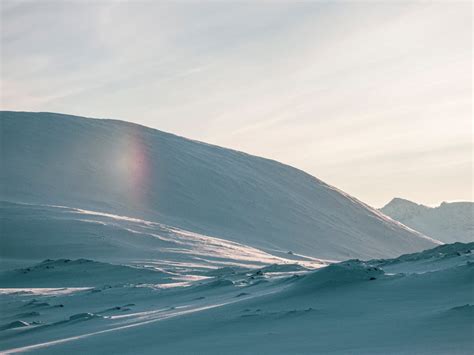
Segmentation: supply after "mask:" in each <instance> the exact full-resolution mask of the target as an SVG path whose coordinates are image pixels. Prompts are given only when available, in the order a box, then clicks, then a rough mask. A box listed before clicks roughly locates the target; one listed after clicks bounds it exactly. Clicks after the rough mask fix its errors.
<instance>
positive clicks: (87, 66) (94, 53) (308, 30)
mask: <svg viewBox="0 0 474 355" xmlns="http://www.w3.org/2000/svg"><path fill="white" fill-rule="evenodd" d="M1 80H2V87H1V90H2V95H1V102H0V104H1V109H4V110H25V111H51V112H62V113H69V114H76V115H81V116H90V117H104V118H117V119H123V120H128V121H133V122H137V123H141V124H144V125H147V126H150V127H154V128H157V129H161V130H164V131H169V132H173V133H176V134H179V135H183V136H186V137H189V138H194V139H198V140H203V141H206V142H209V143H215V144H218V145H222V146H225V147H230V148H235V149H238V150H243V151H245V152H248V153H252V154H256V155H261V156H264V157H268V158H273V159H276V160H279V161H282V162H285V163H288V164H291V165H293V166H296V167H298V168H301V169H303V170H306V171H308V172H309V173H311V174H313V175H315V176H317V177H319V178H321V179H323V180H325V181H327V182H328V183H330V184H333V185H335V186H337V187H339V188H341V189H343V190H345V191H346V192H348V193H350V194H352V195H354V196H356V197H358V198H360V199H362V200H363V201H365V202H367V203H369V204H372V205H374V206H377V207H379V206H381V205H383V204H384V203H386V202H388V200H390V199H391V198H392V197H394V196H400V197H404V198H408V199H412V200H415V201H417V202H421V203H425V204H436V203H439V202H441V201H443V200H472V193H473V191H472V188H473V186H472V177H473V160H472V157H473V141H472V138H473V126H472V4H471V2H470V1H465V2H441V1H439V2H430V1H425V2H409V1H403V2H402V1H391V2H380V1H379V2H377V1H371V2H355V1H352V2H284V1H278V2H276V1H274V2H271V1H266V2H256V1H255V2H251V1H248V2H226V1H214V2H202V1H187V2H185V1H180V2H146V1H140V2H136V1H135V2H134V1H131V2H117V1H100V2H99V1H48V2H46V1H44V2H43V1H34V2H33V1H24V2H23V1H8V0H7V1H5V0H4V1H2V2H1Z"/></svg>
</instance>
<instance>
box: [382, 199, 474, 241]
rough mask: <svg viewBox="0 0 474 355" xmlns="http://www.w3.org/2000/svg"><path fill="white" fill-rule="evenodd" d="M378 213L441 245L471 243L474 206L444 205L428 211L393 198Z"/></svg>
mask: <svg viewBox="0 0 474 355" xmlns="http://www.w3.org/2000/svg"><path fill="white" fill-rule="evenodd" d="M380 210H381V211H382V212H383V213H385V214H386V215H387V216H389V217H391V218H393V219H395V220H397V221H399V222H401V223H403V224H405V225H406V226H408V227H410V228H413V229H415V230H417V231H419V232H421V233H423V234H425V235H427V236H430V237H432V238H435V239H437V240H440V241H442V242H444V243H453V242H457V241H458V242H472V241H474V202H443V203H442V204H441V205H439V206H438V207H428V206H424V205H420V204H416V203H414V202H411V201H408V200H405V199H402V198H394V199H393V200H392V201H390V202H389V203H388V204H387V205H385V206H384V207H383V208H381V209H380Z"/></svg>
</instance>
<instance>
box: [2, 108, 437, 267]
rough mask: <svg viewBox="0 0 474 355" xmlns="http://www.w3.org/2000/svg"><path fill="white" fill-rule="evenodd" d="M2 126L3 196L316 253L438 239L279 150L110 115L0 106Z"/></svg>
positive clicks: (371, 250)
mask: <svg viewBox="0 0 474 355" xmlns="http://www.w3.org/2000/svg"><path fill="white" fill-rule="evenodd" d="M0 129H1V169H0V200H3V201H10V202H23V203H33V204H37V205H60V206H66V207H70V208H79V209H84V210H92V211H99V212H102V213H110V214H114V215H121V216H129V217H134V218H139V219H142V220H148V221H154V222H159V223H163V224H165V225H168V226H173V227H175V228H178V229H183V230H187V231H192V232H194V233H198V234H200V235H210V236H217V237H219V238H221V239H225V240H229V241H233V242H236V243H239V244H242V245H246V246H249V247H255V248H259V249H260V250H264V251H265V252H269V253H274V252H276V253H285V252H287V251H290V250H291V251H293V252H295V253H300V254H306V255H309V256H312V257H316V258H323V259H334V260H344V259H348V258H353V257H358V258H382V257H394V256H397V255H400V254H402V253H407V252H415V251H419V250H422V249H426V248H430V247H433V246H435V245H436V241H433V240H431V239H428V238H425V237H424V236H422V235H421V234H419V233H417V232H415V231H413V230H410V229H409V228H406V227H405V226H403V225H401V224H399V223H397V222H394V221H392V220H391V219H389V218H387V217H386V216H384V215H383V214H381V213H380V212H378V211H376V210H374V209H372V208H370V207H369V206H367V205H365V204H363V203H361V202H360V201H358V200H356V199H354V198H352V197H351V196H348V195H347V194H345V193H343V192H341V191H339V190H337V189H336V188H334V187H332V186H329V185H327V184H326V183H324V182H322V181H320V180H318V179H316V178H314V177H313V176H311V175H308V174H306V173H304V172H303V171H300V170H297V169H295V168H292V167H290V166H287V165H283V164H281V163H278V162H276V161H272V160H267V159H263V158H259V157H255V156H251V155H248V154H245V153H241V152H237V151H233V150H229V149H224V148H220V147H217V146H212V145H208V144H205V143H200V142H196V141H192V140H188V139H184V138H181V137H177V136H174V135H171V134H168V133H164V132H160V131H157V130H154V129H150V128H146V127H142V126H139V125H135V124H131V123H126V122H121V121H115V120H96V119H88V118H81V117H74V116H67V115H60V114H52V113H27V112H5V111H4V112H1V119H0ZM89 227H90V226H89ZM20 230H21V228H20ZM71 230H72V233H75V232H74V228H72V227H71ZM11 233H15V230H11ZM93 233H95V232H93ZM96 240H99V239H97V238H96ZM80 243H82V241H81V242H80ZM9 247H11V248H13V249H14V248H21V245H18V246H15V245H13V244H11V245H10V246H9ZM81 247H82V246H81ZM103 247H104V248H107V246H104V245H103ZM20 254H21V253H20ZM19 256H20V255H19ZM58 257H66V256H65V255H58ZM86 257H87V256H86Z"/></svg>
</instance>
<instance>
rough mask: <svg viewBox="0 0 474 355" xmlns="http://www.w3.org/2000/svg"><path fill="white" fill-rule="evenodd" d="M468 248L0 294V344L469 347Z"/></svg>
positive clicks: (230, 349) (68, 348) (472, 260)
mask: <svg viewBox="0 0 474 355" xmlns="http://www.w3.org/2000/svg"><path fill="white" fill-rule="evenodd" d="M473 248H474V243H471V244H462V243H456V244H452V245H444V246H441V247H438V248H436V249H432V250H428V251H425V252H422V253H417V254H411V255H404V256H402V257H400V258H396V259H390V260H373V261H367V262H363V261H359V260H349V261H345V262H342V263H339V264H332V265H330V266H327V267H325V268H320V269H317V270H308V269H305V268H302V267H296V266H294V265H275V266H270V267H265V268H261V269H257V270H256V269H246V268H237V269H236V268H229V267H225V268H220V269H217V270H213V271H209V272H208V273H207V278H205V279H201V280H195V281H193V282H192V283H191V284H189V285H187V287H183V286H175V287H168V288H160V287H156V285H150V284H139V283H136V281H134V278H135V277H136V275H129V277H130V278H129V283H119V284H116V285H111V286H110V285H107V286H106V287H105V286H104V287H100V286H98V285H97V284H96V286H95V287H94V288H93V289H68V288H66V289H44V290H43V292H41V290H38V289H19V290H15V291H14V293H12V290H6V291H5V290H0V307H1V309H2V312H1V315H0V351H2V353H5V354H13V353H23V352H28V351H31V352H34V353H35V354H36V353H37V354H42V353H44V354H65V353H68V354H83V353H88V354H103V353H121V354H137V353H140V354H155V353H157V352H160V353H166V354H171V353H173V354H223V353H225V354H242V353H245V354H290V353H291V354H315V353H316V354H348V353H355V354H401V353H406V354H471V353H472V349H473V348H474V340H473V337H472V334H473V331H474V328H473V324H474V323H473V319H474V318H473V317H474V292H473V291H474V290H473V282H474V249H473ZM448 259H449V262H446V260H448ZM428 260H429V262H428V263H426V264H425V267H424V269H423V271H420V270H418V269H419V263H420V262H423V261H428ZM71 262H72V264H71V265H72V266H73V268H80V269H82V270H83V271H87V270H88V268H89V267H90V268H91V269H94V268H96V267H97V265H94V264H93V263H90V262H89V263H84V262H83V263H79V262H77V261H71ZM49 263H53V264H55V265H63V263H64V261H61V260H59V261H49ZM40 265H41V264H40ZM37 267H38V266H37ZM101 267H102V266H101ZM109 267H111V266H109ZM394 268H397V269H398V271H396V270H395V269H394ZM389 269H390V271H389ZM400 270H404V271H400ZM36 272H37V273H38V274H46V273H49V275H50V277H51V278H52V279H58V280H59V279H60V278H55V277H54V276H53V275H54V273H55V272H58V273H59V274H61V273H62V271H61V270H56V269H45V268H44V267H40V268H38V269H37V270H36ZM4 275H5V276H4V278H0V280H2V281H5V278H8V277H14V276H12V275H11V274H8V275H10V276H8V275H7V274H4ZM147 277H148V276H147ZM62 282H63V283H62V286H63V287H67V286H68V282H67V281H66V280H63V281H62ZM57 286H59V284H58V285H57ZM2 293H3V294H2Z"/></svg>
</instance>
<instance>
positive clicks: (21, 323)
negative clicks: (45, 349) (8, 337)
mask: <svg viewBox="0 0 474 355" xmlns="http://www.w3.org/2000/svg"><path fill="white" fill-rule="evenodd" d="M29 325H30V324H29V323H28V322H25V321H22V320H16V321H14V322H11V323H8V324H5V325H4V326H1V327H0V330H7V329H15V328H23V327H28V326H29Z"/></svg>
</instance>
